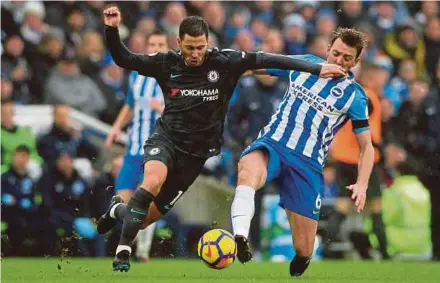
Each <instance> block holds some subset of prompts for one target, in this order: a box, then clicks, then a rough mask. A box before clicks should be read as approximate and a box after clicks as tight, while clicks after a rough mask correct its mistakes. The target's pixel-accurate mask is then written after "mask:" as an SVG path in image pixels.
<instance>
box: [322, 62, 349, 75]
mask: <svg viewBox="0 0 440 283" xmlns="http://www.w3.org/2000/svg"><path fill="white" fill-rule="evenodd" d="M346 75H347V73H346V72H345V70H344V68H342V67H341V66H339V65H335V64H323V65H322V68H321V73H319V76H320V77H321V78H339V77H344V76H346Z"/></svg>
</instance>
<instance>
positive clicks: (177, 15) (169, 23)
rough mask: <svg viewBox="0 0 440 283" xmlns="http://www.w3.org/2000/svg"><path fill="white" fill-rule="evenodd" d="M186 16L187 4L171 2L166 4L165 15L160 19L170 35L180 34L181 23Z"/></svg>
mask: <svg viewBox="0 0 440 283" xmlns="http://www.w3.org/2000/svg"><path fill="white" fill-rule="evenodd" d="M185 17H186V9H185V6H183V4H182V3H180V2H171V3H170V4H168V5H167V6H166V9H165V13H164V17H163V18H162V19H161V20H160V25H161V27H162V28H163V29H164V30H166V31H167V32H168V34H169V35H178V34H179V25H180V23H181V22H182V20H183V19H184V18H185Z"/></svg>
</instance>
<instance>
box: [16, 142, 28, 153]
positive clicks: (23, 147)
mask: <svg viewBox="0 0 440 283" xmlns="http://www.w3.org/2000/svg"><path fill="white" fill-rule="evenodd" d="M15 152H16V153H18V152H22V153H27V154H30V153H31V149H30V148H29V147H28V146H26V145H24V144H21V145H19V146H17V148H15Z"/></svg>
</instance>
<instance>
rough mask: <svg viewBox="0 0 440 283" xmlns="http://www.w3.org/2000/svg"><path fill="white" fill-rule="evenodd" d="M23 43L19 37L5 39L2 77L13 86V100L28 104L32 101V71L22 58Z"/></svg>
mask: <svg viewBox="0 0 440 283" xmlns="http://www.w3.org/2000/svg"><path fill="white" fill-rule="evenodd" d="M23 50H24V42H23V40H22V39H21V37H20V35H18V34H15V35H10V36H8V37H7V38H6V43H5V50H4V53H3V54H2V56H1V69H2V70H1V73H2V77H5V78H9V80H11V81H12V83H13V84H14V90H13V94H12V97H13V100H14V101H16V102H18V103H22V104H30V103H32V102H33V101H34V99H33V97H32V93H31V89H32V87H31V76H32V71H31V69H30V66H29V63H28V61H27V60H26V58H25V57H24V56H23Z"/></svg>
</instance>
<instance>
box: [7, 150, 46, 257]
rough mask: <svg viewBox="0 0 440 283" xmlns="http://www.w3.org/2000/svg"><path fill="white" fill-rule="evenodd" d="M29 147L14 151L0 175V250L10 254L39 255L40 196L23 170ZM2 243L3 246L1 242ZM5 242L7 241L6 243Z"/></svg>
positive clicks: (27, 159)
mask: <svg viewBox="0 0 440 283" xmlns="http://www.w3.org/2000/svg"><path fill="white" fill-rule="evenodd" d="M29 155H30V149H29V148H28V147H26V146H24V145H21V146H18V147H17V148H16V150H15V153H14V157H13V161H12V165H11V167H10V169H9V170H8V171H6V172H5V173H4V174H2V176H1V184H2V193H1V204H2V206H1V212H2V224H3V225H5V226H6V227H7V228H6V230H5V231H2V232H3V234H4V235H5V236H6V237H3V236H2V246H3V247H2V248H3V249H2V251H3V252H5V253H6V254H11V255H14V256H24V255H34V256H35V255H40V254H41V252H42V251H41V250H40V249H39V245H38V243H39V241H40V235H41V228H40V227H41V225H40V224H41V218H40V214H39V211H38V210H39V206H40V204H41V196H39V195H38V194H37V193H36V191H35V187H34V184H33V182H32V179H31V177H30V176H29V175H28V173H27V171H26V167H27V164H28V162H29ZM3 244H4V245H3ZM9 244H11V245H10V246H9Z"/></svg>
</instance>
